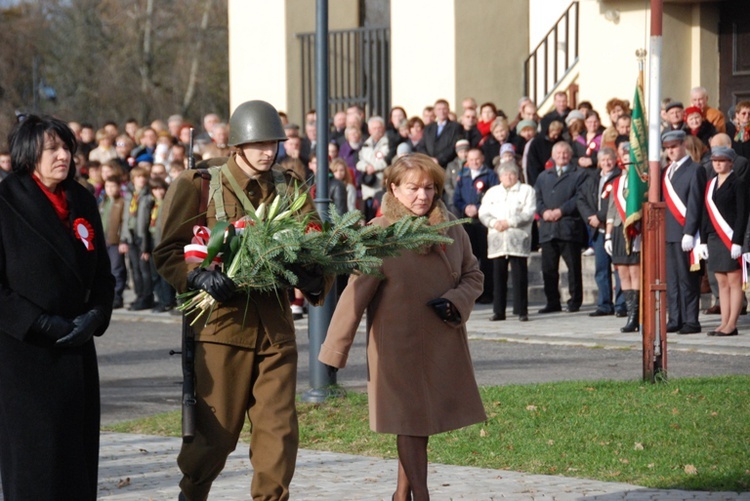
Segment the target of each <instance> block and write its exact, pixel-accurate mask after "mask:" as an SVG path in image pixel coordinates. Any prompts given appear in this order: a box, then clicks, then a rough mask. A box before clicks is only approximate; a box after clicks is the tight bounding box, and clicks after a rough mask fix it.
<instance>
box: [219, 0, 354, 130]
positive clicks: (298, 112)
mask: <svg viewBox="0 0 750 501" xmlns="http://www.w3.org/2000/svg"><path fill="white" fill-rule="evenodd" d="M358 24H359V4H358V2H356V1H353V0H330V1H329V5H328V29H329V30H337V29H344V28H355V27H357V26H358ZM314 31H315V2H314V1H311V0H283V1H282V0H273V1H268V0H229V89H230V90H229V95H230V109H231V110H234V109H235V108H236V107H237V106H238V105H239V104H240V103H242V102H244V101H247V100H250V99H263V100H266V101H268V102H270V103H271V104H273V105H274V106H276V107H277V108H278V109H279V110H284V111H286V112H287V113H288V114H289V116H290V118H291V119H292V120H294V121H298V120H299V117H300V116H302V115H303V113H304V111H303V110H302V109H301V101H302V95H301V88H300V85H299V82H300V80H301V75H300V71H301V70H300V65H301V61H300V42H299V40H298V39H297V36H296V35H297V34H298V33H311V32H314Z"/></svg>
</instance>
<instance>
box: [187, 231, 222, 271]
mask: <svg viewBox="0 0 750 501" xmlns="http://www.w3.org/2000/svg"><path fill="white" fill-rule="evenodd" d="M210 237H211V230H209V229H208V228H206V227H205V226H199V225H195V226H193V239H192V240H191V241H190V243H189V244H188V245H186V246H185V247H184V253H185V262H187V263H202V262H203V260H204V259H206V256H208V249H207V247H206V246H207V245H208V239H209V238H210ZM220 263H221V258H220V257H219V256H216V257H215V258H214V260H213V263H212V264H211V266H214V265H216V264H220Z"/></svg>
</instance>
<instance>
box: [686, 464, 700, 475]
mask: <svg viewBox="0 0 750 501" xmlns="http://www.w3.org/2000/svg"><path fill="white" fill-rule="evenodd" d="M685 473H687V474H688V475H697V474H698V469H697V468H696V467H695V466H693V465H692V464H686V465H685Z"/></svg>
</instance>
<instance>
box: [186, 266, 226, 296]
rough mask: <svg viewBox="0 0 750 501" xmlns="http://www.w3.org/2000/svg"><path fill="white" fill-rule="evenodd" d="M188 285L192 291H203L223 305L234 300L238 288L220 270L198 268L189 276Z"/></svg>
mask: <svg viewBox="0 0 750 501" xmlns="http://www.w3.org/2000/svg"><path fill="white" fill-rule="evenodd" d="M187 284H188V287H190V288H191V289H202V290H204V291H206V292H208V293H209V294H210V295H211V297H213V298H214V299H216V300H217V301H218V302H220V303H223V302H226V301H229V300H230V299H232V296H234V293H235V291H236V290H237V287H236V286H235V285H234V282H233V281H232V279H231V278H229V277H228V276H226V275H225V274H224V273H222V272H220V271H218V270H209V269H206V268H196V269H194V270H193V271H191V272H190V273H188V276H187Z"/></svg>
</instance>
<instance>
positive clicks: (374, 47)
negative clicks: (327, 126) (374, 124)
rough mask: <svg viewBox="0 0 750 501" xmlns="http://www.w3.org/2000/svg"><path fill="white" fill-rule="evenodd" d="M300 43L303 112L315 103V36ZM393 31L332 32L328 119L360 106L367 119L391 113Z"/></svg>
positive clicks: (301, 37)
mask: <svg viewBox="0 0 750 501" xmlns="http://www.w3.org/2000/svg"><path fill="white" fill-rule="evenodd" d="M297 38H298V39H299V41H300V51H301V53H300V56H301V57H300V60H301V64H302V68H301V70H302V71H301V76H302V82H301V88H302V112H303V113H304V112H305V111H307V110H309V109H310V108H313V107H314V103H315V33H300V34H297ZM390 46H391V41H390V29H389V28H355V29H350V30H337V31H330V32H329V33H328V57H329V60H328V65H329V87H330V89H329V98H328V106H329V110H328V112H329V113H328V116H330V117H333V115H334V113H336V112H337V111H340V110H343V109H345V108H347V107H349V106H352V105H355V104H357V105H359V106H361V107H362V108H363V109H364V110H365V115H366V116H372V115H376V114H379V115H384V114H387V113H388V111H389V109H390V106H391V51H390Z"/></svg>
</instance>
